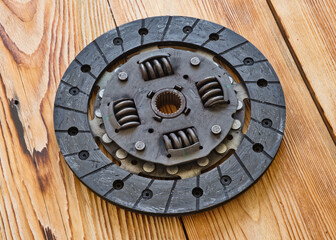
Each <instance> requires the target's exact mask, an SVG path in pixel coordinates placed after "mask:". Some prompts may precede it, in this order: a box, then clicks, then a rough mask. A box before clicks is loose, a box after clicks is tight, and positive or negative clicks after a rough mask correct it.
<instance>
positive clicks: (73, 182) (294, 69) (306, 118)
mask: <svg viewBox="0 0 336 240" xmlns="http://www.w3.org/2000/svg"><path fill="white" fill-rule="evenodd" d="M335 5H336V4H335V3H334V1H333V0H329V1H320V0H301V1H299V0H267V1H266V0H259V1H257V0H253V1H246V0H231V1H230V0H221V1H220V0H217V1H216V0H209V1H206V0H203V1H202V0H179V1H178V0H161V1H156V0H142V1H135V0H82V1H81V0H0V37H1V41H0V78H1V81H0V83H1V85H0V158H1V162H0V190H1V194H0V216H1V218H0V232H1V237H2V238H3V239H32V238H35V239H44V238H46V239H62V240H63V239H84V238H85V239H113V238H115V239H140V238H141V239H206V238H207V239H336V183H335V182H336V157H335V156H336V145H335V143H336V79H335V77H336V69H335V68H336V67H335V66H336V65H335V63H336V60H335V55H336V44H335V39H336V34H335V32H336V28H335V26H336V25H335V24H336V17H335V16H336V10H335V9H336V6H335ZM157 15H186V16H193V17H197V18H203V19H206V20H210V21H214V22H216V23H219V24H222V25H224V26H226V27H228V28H231V29H233V30H234V31H236V32H238V33H239V34H241V35H243V36H244V37H246V38H247V39H248V40H249V41H251V42H252V43H253V44H254V45H255V46H256V47H257V48H259V50H261V51H262V52H263V53H264V55H265V56H266V57H267V58H268V59H269V61H270V62H271V64H272V65H273V67H274V68H275V71H276V72H277V74H278V76H279V78H280V81H281V84H282V86H283V89H284V93H285V97H286V104H287V123H286V132H285V135H284V141H283V143H282V145H281V147H280V150H279V153H278V155H277V157H276V159H275V160H274V162H273V164H272V165H271V167H270V168H269V170H268V171H267V172H266V174H265V175H264V176H263V177H262V178H261V180H260V181H259V182H258V183H257V184H255V185H254V186H253V187H252V188H250V189H249V190H248V191H247V192H246V193H244V194H243V195H241V196H240V197H238V198H236V199H235V200H233V201H231V202H229V203H228V204H226V205H225V206H222V207H218V208H216V209H214V210H212V211H208V212H205V213H201V214H196V215H191V216H185V217H181V218H178V217H175V218H163V217H149V216H144V215H140V214H135V213H131V212H127V211H124V210H122V209H119V208H117V207H115V206H113V205H111V204H109V203H107V202H105V201H103V200H101V199H100V198H99V197H97V196H95V195H94V194H93V193H91V192H90V191H89V190H88V189H87V188H86V187H85V186H83V185H82V184H81V183H80V182H79V181H78V180H77V179H76V178H75V177H74V175H73V174H72V172H71V171H70V169H69V168H68V167H67V165H66V164H65V162H64V161H63V159H62V157H61V155H60V152H59V148H58V145H57V143H56V139H55V134H54V130H53V103H54V97H55V92H56V89H57V86H58V83H59V81H60V79H61V76H62V75H63V73H64V71H65V69H66V67H67V65H68V64H69V63H70V61H71V60H72V59H73V58H74V57H75V56H76V54H77V53H78V52H79V51H80V50H81V49H82V48H84V47H85V46H86V45H87V44H88V43H90V42H91V41H92V40H93V39H95V38H96V37H98V36H99V35H100V34H102V33H104V32H106V31H108V30H110V29H112V28H114V27H115V26H116V25H120V24H123V23H126V22H128V21H132V20H135V19H138V18H144V17H149V16H157Z"/></svg>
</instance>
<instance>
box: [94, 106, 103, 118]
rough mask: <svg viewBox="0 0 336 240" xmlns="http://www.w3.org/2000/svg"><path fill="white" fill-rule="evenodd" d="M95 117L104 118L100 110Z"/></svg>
mask: <svg viewBox="0 0 336 240" xmlns="http://www.w3.org/2000/svg"><path fill="white" fill-rule="evenodd" d="M95 115H96V117H99V118H101V117H102V113H101V111H100V109H99V108H98V109H97V110H96V111H95Z"/></svg>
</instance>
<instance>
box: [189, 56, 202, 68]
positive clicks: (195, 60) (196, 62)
mask: <svg viewBox="0 0 336 240" xmlns="http://www.w3.org/2000/svg"><path fill="white" fill-rule="evenodd" d="M200 63H201V60H200V59H199V58H198V57H193V58H191V59H190V64H191V65H192V66H194V67H196V66H198V65H200Z"/></svg>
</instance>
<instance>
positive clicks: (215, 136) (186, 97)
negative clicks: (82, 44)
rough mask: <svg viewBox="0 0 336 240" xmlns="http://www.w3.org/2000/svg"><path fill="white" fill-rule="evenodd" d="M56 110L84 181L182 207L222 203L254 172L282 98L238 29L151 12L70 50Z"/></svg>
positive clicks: (270, 141)
mask: <svg viewBox="0 0 336 240" xmlns="http://www.w3.org/2000/svg"><path fill="white" fill-rule="evenodd" d="M186 29H188V31H186ZM233 73H234V74H233ZM93 89H97V91H94V90H93ZM96 93H97V94H96ZM89 106H92V108H91V107H89ZM250 109H251V113H250ZM249 114H250V116H249ZM245 116H248V118H246V119H248V120H249V119H251V121H250V122H249V123H248V122H247V121H245V120H246V119H245ZM54 119H55V131H56V137H57V140H58V142H59V145H60V148H61V151H62V153H63V156H64V158H65V160H66V161H67V163H68V164H69V166H70V168H71V169H72V170H73V171H74V173H75V174H76V175H77V176H78V177H79V178H80V180H81V181H83V182H84V183H85V184H86V185H87V186H88V187H89V188H91V189H92V190H93V191H94V192H96V193H97V194H98V195H100V196H102V197H104V198H105V199H107V200H108V201H111V202H112V203H114V204H117V205H119V206H121V207H124V208H127V209H130V210H134V211H139V212H142V213H148V214H158V215H180V214H187V213H193V212H198V211H201V210H205V209H209V208H212V207H214V206H217V205H219V204H221V203H224V202H226V201H227V200H229V199H231V198H233V197H234V196H236V195H238V194H239V193H240V192H242V191H243V190H245V189H246V188H248V187H249V186H251V185H252V184H253V183H254V182H255V181H256V180H257V179H258V178H259V177H260V176H261V175H262V173H263V172H264V171H265V170H266V168H267V167H268V166H269V164H270V163H271V161H272V160H273V158H274V156H275V154H276V152H277V150H278V148H279V145H280V142H281V139H282V136H283V131H284V124H285V102H284V97H283V93H282V89H281V85H280V83H279V80H278V78H277V76H276V74H275V73H274V70H273V69H272V67H271V66H270V64H269V63H268V61H267V60H266V59H265V57H264V56H263V55H262V54H261V53H260V52H259V51H258V50H257V49H256V48H255V47H254V46H253V45H252V44H251V43H249V42H248V41H246V40H245V39H244V38H242V37H241V36H239V35H237V34H235V33H234V32H232V31H230V30H229V29H226V28H224V27H222V26H219V25H217V24H214V23H211V22H208V21H203V20H199V19H194V18H188V17H154V18H148V19H143V20H138V21H135V22H131V23H128V24H125V25H123V26H120V27H119V29H118V31H117V30H115V29H114V30H111V31H110V32H107V33H105V34H104V35H102V36H100V37H99V38H97V39H96V40H95V41H94V42H92V43H91V44H89V45H88V46H87V47H86V48H85V49H84V50H83V51H82V52H81V53H80V54H79V55H78V56H77V57H76V59H75V60H74V61H73V62H72V63H71V64H70V66H69V68H68V70H67V71H66V73H65V74H64V76H63V78H62V81H61V84H60V86H59V89H58V92H57V96H56V102H55V110H54ZM244 125H245V126H246V128H247V131H245V130H244V131H243V126H244Z"/></svg>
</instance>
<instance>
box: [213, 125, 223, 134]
mask: <svg viewBox="0 0 336 240" xmlns="http://www.w3.org/2000/svg"><path fill="white" fill-rule="evenodd" d="M211 132H212V133H213V134H215V135H217V134H220V133H221V132H222V128H221V127H220V126H219V125H213V126H212V127H211Z"/></svg>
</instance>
